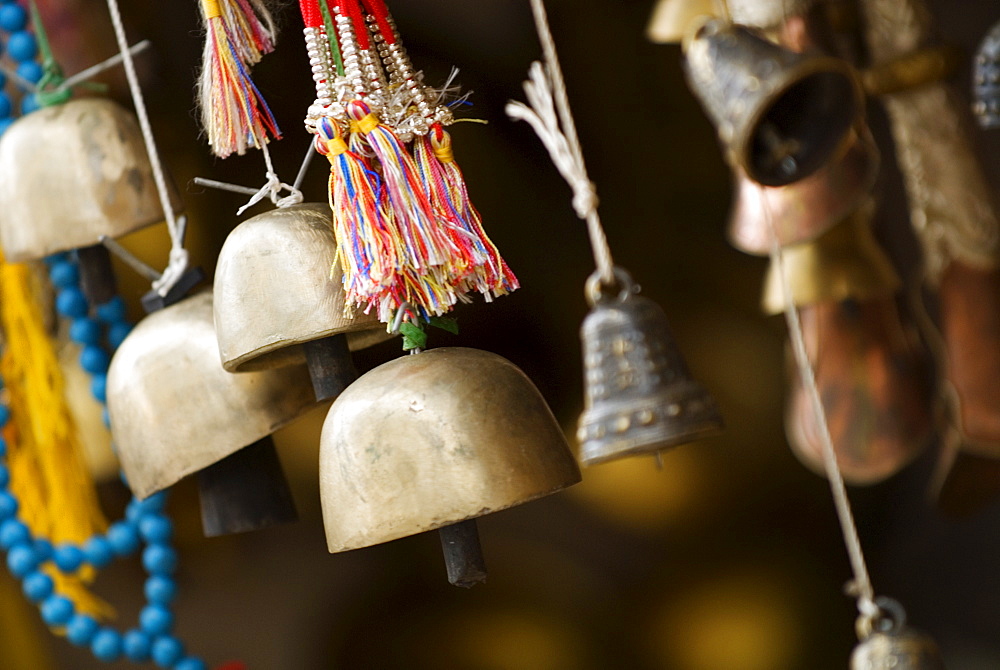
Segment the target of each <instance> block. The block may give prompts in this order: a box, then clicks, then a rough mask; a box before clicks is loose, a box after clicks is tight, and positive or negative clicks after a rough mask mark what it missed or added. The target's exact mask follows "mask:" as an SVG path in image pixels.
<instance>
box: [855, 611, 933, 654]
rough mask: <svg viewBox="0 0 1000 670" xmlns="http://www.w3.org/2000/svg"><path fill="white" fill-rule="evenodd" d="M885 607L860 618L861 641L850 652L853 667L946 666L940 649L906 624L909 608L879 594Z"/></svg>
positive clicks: (929, 639) (925, 636) (928, 638)
mask: <svg viewBox="0 0 1000 670" xmlns="http://www.w3.org/2000/svg"><path fill="white" fill-rule="evenodd" d="M875 602H876V603H877V604H878V606H879V608H880V609H881V610H882V612H881V613H880V615H879V617H878V618H877V619H876V620H875V621H873V622H871V623H866V622H864V621H861V622H859V625H858V628H859V631H858V632H859V637H860V638H861V643H860V644H858V646H856V647H855V648H854V652H853V653H852V654H851V670H944V662H943V661H942V660H941V652H940V651H938V647H937V645H936V644H935V643H934V640H932V639H931V638H930V637H928V636H927V635H925V634H923V633H920V632H918V631H915V630H913V629H912V628H910V627H909V626H907V625H906V612H905V611H904V610H903V607H902V606H901V605H900V604H899V603H897V602H896V601H895V600H892V599H891V598H877V599H876V601H875Z"/></svg>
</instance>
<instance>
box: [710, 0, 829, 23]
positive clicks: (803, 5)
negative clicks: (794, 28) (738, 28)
mask: <svg viewBox="0 0 1000 670" xmlns="http://www.w3.org/2000/svg"><path fill="white" fill-rule="evenodd" d="M815 2H816V0H778V1H777V2H775V0H726V6H727V7H728V8H729V18H730V19H731V20H732V21H733V23H738V24H740V25H744V26H753V27H754V28H760V29H761V30H770V29H773V28H776V27H777V26H779V25H781V24H782V23H784V22H785V21H786V20H787V19H788V17H790V16H798V15H800V14H802V13H804V12H806V11H807V10H808V9H809V6H810V5H812V4H814V3H815Z"/></svg>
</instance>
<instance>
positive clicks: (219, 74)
mask: <svg viewBox="0 0 1000 670" xmlns="http://www.w3.org/2000/svg"><path fill="white" fill-rule="evenodd" d="M201 7H202V15H203V18H204V21H205V32H206V38H205V50H204V54H203V57H202V68H201V77H200V79H199V83H198V101H199V106H200V107H201V117H202V125H203V126H204V128H205V133H206V134H207V135H208V144H209V146H210V147H211V148H212V152H213V153H214V154H215V155H217V156H219V157H220V158H226V157H228V156H230V155H232V154H233V153H237V154H240V155H242V154H244V153H246V150H247V148H248V147H258V148H259V147H261V146H262V145H263V144H265V143H267V142H268V141H269V138H270V137H273V138H274V139H280V138H281V131H280V130H279V129H278V124H277V122H276V121H275V120H274V116H273V115H272V114H271V110H270V109H269V108H268V106H267V102H266V101H265V100H264V97H263V95H261V93H260V90H258V88H257V86H256V85H255V84H254V83H253V80H252V79H251V78H250V67H251V66H252V65H255V64H257V63H258V62H260V60H261V58H262V57H263V55H264V54H267V53H270V52H272V51H273V50H274V34H275V33H274V23H273V21H272V19H271V16H270V13H269V12H268V11H267V8H266V7H265V6H264V3H263V0H202V2H201Z"/></svg>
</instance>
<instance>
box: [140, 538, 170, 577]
mask: <svg viewBox="0 0 1000 670" xmlns="http://www.w3.org/2000/svg"><path fill="white" fill-rule="evenodd" d="M142 566H143V567H144V568H146V572H149V573H150V574H154V575H169V574H171V573H172V572H173V571H174V570H176V569H177V552H176V551H174V550H173V547H168V546H166V545H163V544H154V545H151V546H149V547H146V549H145V550H144V551H143V552H142Z"/></svg>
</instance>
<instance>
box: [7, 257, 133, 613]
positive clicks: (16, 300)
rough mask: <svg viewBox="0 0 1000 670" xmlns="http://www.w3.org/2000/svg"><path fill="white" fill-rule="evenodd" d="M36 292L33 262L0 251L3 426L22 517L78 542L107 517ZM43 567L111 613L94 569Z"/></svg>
mask: <svg viewBox="0 0 1000 670" xmlns="http://www.w3.org/2000/svg"><path fill="white" fill-rule="evenodd" d="M41 293H42V283H41V281H39V278H38V276H37V275H36V274H35V273H34V272H33V270H32V268H31V267H30V266H28V265H26V264H20V263H7V262H6V261H5V260H3V256H2V253H0V323H2V325H3V332H4V339H5V345H6V346H5V347H4V352H3V356H2V358H0V374H2V375H3V379H4V382H5V386H6V393H7V401H8V403H9V405H10V410H11V421H10V423H8V425H7V428H6V429H5V431H4V437H5V438H6V439H7V447H8V456H7V460H8V467H9V468H10V475H11V476H10V480H11V482H10V488H11V491H12V492H13V493H14V495H15V496H17V498H18V500H19V502H20V508H19V515H20V518H21V520H22V521H24V523H25V524H27V525H28V527H29V528H30V529H31V532H32V533H33V534H35V535H36V536H41V537H46V538H48V539H50V540H51V541H52V542H53V544H56V545H58V544H59V543H64V542H72V543H75V544H82V543H84V542H85V541H86V540H87V539H88V538H90V537H91V536H93V535H94V534H96V533H102V532H104V531H105V530H106V529H107V521H106V520H105V518H104V515H103V514H102V513H101V509H100V505H99V503H98V500H97V492H96V491H95V489H94V483H93V481H92V479H91V477H90V473H89V472H88V470H87V468H86V467H85V465H84V461H83V458H82V453H81V447H80V441H79V437H78V434H77V430H76V426H75V425H74V423H73V418H72V415H71V414H70V410H69V407H68V405H67V403H66V398H65V395H64V381H63V377H62V372H61V370H60V368H59V361H58V358H57V356H56V352H55V348H54V343H53V341H52V339H51V338H50V337H49V335H48V333H47V332H46V329H45V321H44V318H43V316H42V310H41V308H40V307H39V299H38V297H39V295H41ZM47 571H48V572H49V574H50V575H51V576H52V578H53V580H54V581H55V585H56V589H57V591H58V592H59V593H61V594H62V595H64V596H66V597H67V598H69V599H71V600H72V601H73V602H74V604H75V605H76V610H77V612H79V613H83V614H89V615H91V616H95V617H98V618H101V619H107V618H110V617H113V616H114V611H113V610H112V609H111V607H110V606H109V605H108V604H107V603H105V602H104V601H102V600H100V599H99V598H97V596H95V595H94V594H92V593H91V592H90V591H89V590H88V589H87V587H86V584H88V583H90V582H91V581H93V578H94V576H95V575H94V571H93V570H92V569H90V568H87V569H85V570H81V571H80V572H79V573H77V574H76V575H74V576H72V577H67V576H65V575H62V574H60V573H59V572H58V571H57V570H54V569H51V568H47Z"/></svg>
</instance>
